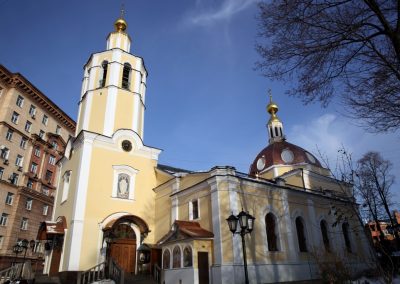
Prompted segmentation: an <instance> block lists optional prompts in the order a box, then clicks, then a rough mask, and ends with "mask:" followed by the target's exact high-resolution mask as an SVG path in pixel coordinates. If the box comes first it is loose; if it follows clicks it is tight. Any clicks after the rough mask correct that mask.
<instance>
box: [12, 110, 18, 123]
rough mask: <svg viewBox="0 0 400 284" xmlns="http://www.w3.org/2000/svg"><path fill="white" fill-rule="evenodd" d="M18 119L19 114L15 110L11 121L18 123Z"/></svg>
mask: <svg viewBox="0 0 400 284" xmlns="http://www.w3.org/2000/svg"><path fill="white" fill-rule="evenodd" d="M18 119H19V114H18V113H16V112H15V111H14V112H13V114H12V116H11V121H12V122H13V123H15V124H18Z"/></svg>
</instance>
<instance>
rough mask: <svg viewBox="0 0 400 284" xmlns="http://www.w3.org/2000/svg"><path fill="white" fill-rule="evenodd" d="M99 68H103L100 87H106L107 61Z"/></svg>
mask: <svg viewBox="0 0 400 284" xmlns="http://www.w3.org/2000/svg"><path fill="white" fill-rule="evenodd" d="M101 67H102V68H103V76H102V78H101V80H100V87H104V86H105V85H106V79H107V68H108V61H107V60H104V61H103V63H101Z"/></svg>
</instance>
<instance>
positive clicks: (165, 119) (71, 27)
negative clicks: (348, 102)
mask: <svg viewBox="0 0 400 284" xmlns="http://www.w3.org/2000/svg"><path fill="white" fill-rule="evenodd" d="M121 2H122V1H111V0H86V1H77V0H72V1H60V0H38V1H22V0H0V30H1V33H0V34H1V40H0V64H3V65H5V66H6V67H7V68H8V69H10V70H11V71H13V72H20V73H21V74H23V75H24V76H25V77H26V78H27V79H28V80H30V81H31V82H32V83H33V84H34V85H35V86H36V87H37V88H38V89H40V90H41V91H42V92H43V93H45V94H46V95H47V96H48V97H50V98H51V99H52V100H53V101H54V102H55V103H57V104H58V105H59V106H60V107H61V108H63V109H64V110H65V111H66V112H67V113H68V114H69V115H70V116H71V117H72V118H74V119H76V118H77V109H78V107H77V103H78V99H79V94H80V89H81V80H82V75H83V69H82V68H83V65H84V64H85V62H86V61H87V59H88V58H89V56H90V54H91V53H93V52H97V51H102V50H104V49H105V45H106V36H107V35H108V33H109V32H111V31H112V30H113V22H114V21H115V20H116V19H117V18H118V16H119V13H120V7H121ZM125 10H126V17H125V18H126V20H127V22H128V33H129V34H130V36H131V38H132V40H133V44H132V48H131V52H132V53H133V54H135V55H139V56H141V57H143V58H144V60H145V64H146V67H147V70H148V72H149V77H148V80H147V94H146V96H147V101H146V106H147V109H146V116H145V133H144V142H145V144H147V145H150V146H154V147H158V148H161V149H163V150H164V152H163V153H162V154H161V156H160V162H161V163H164V164H168V165H172V166H176V167H183V168H188V169H193V170H207V169H209V168H210V167H212V166H215V165H232V166H235V167H236V168H237V169H238V170H240V171H243V172H247V171H248V169H249V166H250V164H251V162H252V161H253V159H254V157H255V156H256V154H257V153H258V152H259V151H261V150H262V149H263V148H264V147H265V146H266V145H267V131H266V128H265V124H266V122H267V121H268V115H267V113H266V111H265V106H266V104H267V103H268V96H267V90H268V89H269V88H271V89H272V93H273V96H274V101H276V102H277V103H278V105H279V107H280V110H279V113H278V115H279V117H280V118H281V120H282V121H283V123H284V132H285V134H286V136H287V138H288V141H289V142H292V143H294V144H297V145H299V146H301V147H303V148H305V149H308V150H310V151H311V152H314V153H315V151H316V145H318V147H319V148H320V149H321V151H322V152H324V153H325V154H326V155H328V157H330V159H331V160H332V162H333V160H334V159H335V156H336V153H337V149H338V148H340V147H341V145H344V146H345V147H346V148H347V149H348V150H349V151H351V152H353V155H354V159H355V160H356V159H358V158H360V156H361V155H362V154H363V153H365V152H366V151H369V150H375V151H379V152H381V154H382V155H383V156H384V157H385V158H386V159H390V160H391V161H392V163H393V164H394V171H393V173H394V174H396V175H398V173H399V169H400V147H399V146H398V144H399V133H391V134H386V135H384V134H368V133H365V132H364V130H363V129H361V128H359V127H357V126H356V122H355V121H351V120H349V119H347V118H345V117H344V116H343V115H341V114H340V113H339V112H337V110H340V109H341V106H339V105H337V104H332V105H330V106H329V107H328V108H326V109H323V108H321V107H320V105H318V104H315V105H307V106H304V105H302V103H301V102H300V101H299V100H298V99H296V98H293V97H288V96H286V95H284V92H285V89H286V88H288V86H287V85H284V84H283V83H282V82H271V81H269V80H268V79H266V78H264V77H262V76H261V75H260V72H259V71H256V70H254V66H255V62H256V61H257V60H258V55H257V53H256V52H255V49H254V45H255V42H256V35H257V21H256V14H257V6H256V1H254V0H220V1H213V0H207V1H206V0H197V1H188V0H170V1H146V0H135V1H128V0H125Z"/></svg>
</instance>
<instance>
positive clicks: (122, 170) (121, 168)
mask: <svg viewBox="0 0 400 284" xmlns="http://www.w3.org/2000/svg"><path fill="white" fill-rule="evenodd" d="M112 167H113V170H114V178H113V188H112V193H111V197H113V198H118V199H120V200H134V198H135V180H136V174H137V173H138V172H139V171H138V170H136V169H134V168H132V167H130V166H127V165H113V166H112ZM121 174H125V175H128V176H129V187H128V189H127V190H128V192H129V193H128V198H121V197H118V178H119V176H120V175H121Z"/></svg>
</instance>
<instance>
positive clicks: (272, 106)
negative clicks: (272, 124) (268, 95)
mask: <svg viewBox="0 0 400 284" xmlns="http://www.w3.org/2000/svg"><path fill="white" fill-rule="evenodd" d="M278 109H279V108H278V105H277V104H276V103H274V102H273V101H270V103H269V104H268V105H267V111H268V112H269V113H270V114H272V113H277V112H278Z"/></svg>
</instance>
